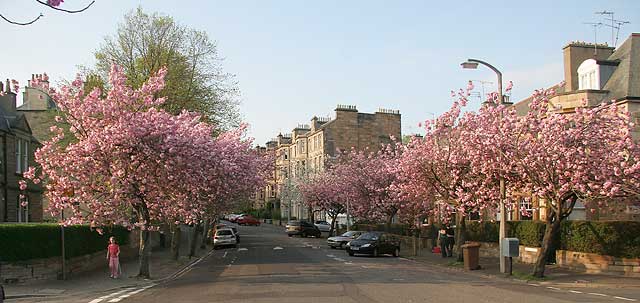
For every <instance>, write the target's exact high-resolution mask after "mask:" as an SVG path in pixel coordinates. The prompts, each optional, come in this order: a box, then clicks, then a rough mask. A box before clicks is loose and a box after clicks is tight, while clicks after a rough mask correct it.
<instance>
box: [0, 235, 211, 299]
mask: <svg viewBox="0 0 640 303" xmlns="http://www.w3.org/2000/svg"><path fill="white" fill-rule="evenodd" d="M210 251H211V249H210V248H207V249H198V251H197V253H196V255H197V256H196V257H194V258H188V257H186V256H181V257H180V259H179V260H177V261H175V260H172V259H171V258H170V250H169V249H168V248H167V249H164V250H161V251H153V252H152V253H151V258H150V264H149V267H150V271H151V279H141V278H137V277H136V276H137V274H138V269H139V266H138V259H137V258H134V259H131V260H127V261H126V262H122V261H121V267H122V276H121V277H120V278H118V279H111V278H109V272H108V269H104V270H98V271H94V272H87V273H83V274H79V275H75V276H71V277H68V279H67V280H64V281H63V280H41V281H32V282H27V283H20V284H5V285H3V286H4V289H5V293H6V302H57V301H59V302H68V300H70V298H74V299H77V298H91V297H92V295H93V294H95V293H101V292H109V291H119V290H122V289H128V288H143V287H147V286H150V285H157V284H159V283H162V282H165V281H166V280H169V279H172V278H175V277H176V276H179V275H180V274H182V273H183V271H184V270H185V269H187V268H189V266H190V265H192V264H194V263H195V262H198V260H200V259H201V258H202V257H204V256H206V255H207V254H208V253H209V252H210ZM87 302H88V301H87Z"/></svg>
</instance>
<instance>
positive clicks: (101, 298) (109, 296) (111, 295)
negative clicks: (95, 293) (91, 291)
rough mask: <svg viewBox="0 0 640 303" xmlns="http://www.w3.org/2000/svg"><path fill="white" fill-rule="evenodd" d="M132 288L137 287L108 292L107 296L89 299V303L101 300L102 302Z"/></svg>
mask: <svg viewBox="0 0 640 303" xmlns="http://www.w3.org/2000/svg"><path fill="white" fill-rule="evenodd" d="M132 289H135V288H132V287H131V288H125V289H123V290H121V291H117V292H114V293H111V294H108V295H106V296H102V297H100V298H97V299H93V300H91V301H89V303H99V302H102V301H103V300H105V299H109V298H111V297H115V296H117V295H119V294H121V293H125V292H127V291H130V290H132Z"/></svg>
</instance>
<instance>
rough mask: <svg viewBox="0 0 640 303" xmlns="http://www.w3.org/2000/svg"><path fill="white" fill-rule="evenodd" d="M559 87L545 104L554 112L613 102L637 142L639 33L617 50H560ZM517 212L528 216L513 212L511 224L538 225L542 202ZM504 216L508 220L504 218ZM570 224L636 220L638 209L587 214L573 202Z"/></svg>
mask: <svg viewBox="0 0 640 303" xmlns="http://www.w3.org/2000/svg"><path fill="white" fill-rule="evenodd" d="M563 61H564V82H563V83H562V84H559V85H556V86H554V87H553V88H554V89H555V91H556V94H555V95H554V96H552V98H551V99H550V104H551V106H553V107H554V108H553V110H555V111H556V112H561V113H572V112H574V111H575V109H576V108H578V107H585V106H587V107H593V106H597V105H599V104H601V103H602V102H615V103H616V104H618V105H619V106H620V107H622V108H624V109H625V110H627V111H628V112H629V113H630V114H631V117H632V118H633V119H634V123H635V125H636V129H635V131H634V137H635V139H636V140H638V139H639V138H640V128H639V127H640V33H633V34H631V36H629V38H628V39H627V40H625V41H624V42H623V43H622V44H621V45H620V46H619V47H618V48H613V47H610V46H607V45H606V44H591V43H584V42H572V43H569V44H568V45H566V46H565V47H563ZM529 102H531V98H527V99H524V100H522V101H520V102H517V103H516V104H514V105H513V106H515V107H516V110H517V111H518V114H520V115H525V114H526V113H527V111H528V110H529ZM517 208H525V209H527V210H529V211H530V212H529V213H530V214H531V216H530V217H526V216H522V215H521V214H520V211H518V209H515V210H514V211H513V212H512V213H511V216H512V218H513V219H534V220H538V219H540V220H542V219H544V218H545V216H546V211H545V202H544V201H541V200H539V199H536V198H535V197H534V198H533V199H531V200H529V199H523V200H522V202H521V203H520V204H519V205H517ZM508 215H509V214H508ZM569 219H576V220H585V219H586V220H640V209H639V208H637V207H633V206H626V205H622V206H618V207H615V208H608V209H598V210H597V211H596V212H595V213H591V212H590V211H586V209H585V207H584V204H583V203H581V202H578V203H577V205H576V207H575V208H574V211H573V212H572V213H571V216H570V217H569Z"/></svg>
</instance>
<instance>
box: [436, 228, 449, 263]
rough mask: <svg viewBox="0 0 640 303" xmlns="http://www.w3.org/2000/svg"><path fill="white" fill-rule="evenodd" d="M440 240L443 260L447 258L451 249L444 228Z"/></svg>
mask: <svg viewBox="0 0 640 303" xmlns="http://www.w3.org/2000/svg"><path fill="white" fill-rule="evenodd" d="M438 239H439V240H440V254H441V255H442V257H443V258H446V257H447V249H448V247H449V237H447V230H446V229H445V228H444V227H442V228H440V231H439V232H438Z"/></svg>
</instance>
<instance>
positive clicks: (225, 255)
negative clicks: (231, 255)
mask: <svg viewBox="0 0 640 303" xmlns="http://www.w3.org/2000/svg"><path fill="white" fill-rule="evenodd" d="M228 252H229V251H228V250H227V251H225V252H224V255H223V256H222V257H223V258H226V257H227V253H228Z"/></svg>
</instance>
